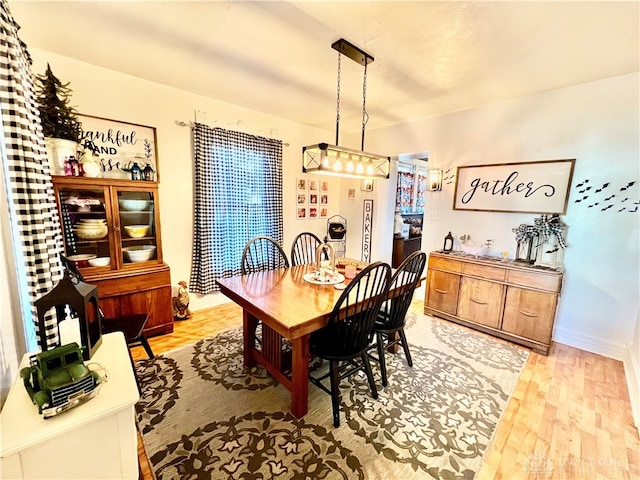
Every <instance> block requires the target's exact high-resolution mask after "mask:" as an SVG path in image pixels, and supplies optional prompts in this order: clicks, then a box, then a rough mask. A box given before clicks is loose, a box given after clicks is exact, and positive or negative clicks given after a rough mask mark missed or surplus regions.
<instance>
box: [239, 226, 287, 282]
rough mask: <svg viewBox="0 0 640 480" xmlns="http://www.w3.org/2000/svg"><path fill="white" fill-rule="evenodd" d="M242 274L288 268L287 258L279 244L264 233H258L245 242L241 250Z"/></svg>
mask: <svg viewBox="0 0 640 480" xmlns="http://www.w3.org/2000/svg"><path fill="white" fill-rule="evenodd" d="M241 262H242V263H241V264H240V269H241V271H242V275H247V274H248V273H255V272H264V271H266V270H276V269H278V268H289V259H288V258H287V254H286V253H284V250H283V249H282V247H281V246H280V244H279V243H278V242H277V241H275V240H274V239H273V238H271V237H268V236H266V235H258V236H257V237H253V238H252V239H251V240H249V241H248V242H247V244H246V245H245V246H244V249H243V250H242V261H241Z"/></svg>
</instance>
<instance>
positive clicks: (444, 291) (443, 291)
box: [435, 288, 449, 295]
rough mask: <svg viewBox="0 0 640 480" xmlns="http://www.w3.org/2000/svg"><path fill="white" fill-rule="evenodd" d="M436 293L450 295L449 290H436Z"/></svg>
mask: <svg viewBox="0 0 640 480" xmlns="http://www.w3.org/2000/svg"><path fill="white" fill-rule="evenodd" d="M435 291H436V292H438V293H442V294H443V295H446V294H447V293H449V292H448V291H447V290H440V289H438V288H436V289H435Z"/></svg>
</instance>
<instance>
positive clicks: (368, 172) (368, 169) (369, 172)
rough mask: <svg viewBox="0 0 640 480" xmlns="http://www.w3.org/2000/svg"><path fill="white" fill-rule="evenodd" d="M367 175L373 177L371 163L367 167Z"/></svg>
mask: <svg viewBox="0 0 640 480" xmlns="http://www.w3.org/2000/svg"><path fill="white" fill-rule="evenodd" d="M367 175H373V165H371V162H369V164H368V165H367Z"/></svg>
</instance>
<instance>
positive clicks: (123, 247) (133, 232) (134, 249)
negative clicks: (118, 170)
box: [117, 190, 158, 266]
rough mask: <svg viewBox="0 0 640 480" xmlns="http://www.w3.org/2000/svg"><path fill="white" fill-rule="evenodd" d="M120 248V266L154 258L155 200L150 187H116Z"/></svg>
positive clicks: (155, 249) (155, 240)
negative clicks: (149, 189)
mask: <svg viewBox="0 0 640 480" xmlns="http://www.w3.org/2000/svg"><path fill="white" fill-rule="evenodd" d="M117 201H118V205H117V211H118V222H119V231H120V239H119V241H120V252H121V258H120V261H121V262H122V265H123V266H127V265H129V264H136V263H140V262H148V261H152V260H156V259H157V258H158V252H157V248H158V244H157V236H156V235H157V231H156V228H157V227H156V223H155V218H156V201H155V197H154V192H151V191H139V190H138V191H133V190H118V191H117Z"/></svg>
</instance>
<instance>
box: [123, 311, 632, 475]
mask: <svg viewBox="0 0 640 480" xmlns="http://www.w3.org/2000/svg"><path fill="white" fill-rule="evenodd" d="M412 309H414V311H416V312H418V313H421V311H422V301H421V300H420V301H419V300H415V301H414V304H413V305H412ZM241 319H242V311H241V309H240V308H239V307H238V306H237V305H235V304H234V303H227V304H224V305H221V306H218V307H214V308H211V309H207V310H202V311H198V312H194V314H193V317H192V318H191V319H189V320H185V321H180V322H175V325H174V332H173V333H172V334H170V335H163V336H159V337H153V338H150V339H149V343H150V344H151V348H152V349H153V351H154V353H155V354H156V355H157V354H161V353H163V352H167V351H169V350H172V349H174V348H177V347H180V346H183V345H186V344H188V343H191V342H195V341H197V340H200V339H201V338H203V337H205V336H209V335H213V334H215V333H218V332H221V331H224V330H227V329H229V328H230V327H233V326H238V325H240V324H241V321H242V320H241ZM442 321H444V320H442ZM496 341H499V340H496ZM132 355H133V358H134V359H140V358H146V354H145V352H144V350H143V349H142V347H136V348H133V349H132ZM138 456H139V459H140V472H141V473H140V478H141V479H144V480H152V479H153V476H152V474H151V471H150V468H149V462H148V459H147V457H146V455H145V452H144V449H143V448H142V442H141V440H140V436H138ZM476 478H477V479H478V480H485V479H504V480H507V479H508V480H516V479H527V480H533V479H536V480H545V479H549V480H564V479H616V480H617V479H630V480H632V479H640V440H639V439H638V431H637V430H636V428H635V427H634V425H633V419H632V416H631V405H630V403H629V395H628V392H627V387H626V382H625V375H624V368H623V365H622V362H619V361H616V360H612V359H610V358H606V357H602V356H599V355H595V354H592V353H588V352H584V351H582V350H578V349H575V348H571V347H568V346H566V345H562V344H558V343H554V344H553V345H552V348H551V351H550V352H549V356H546V357H545V356H542V355H539V354H536V353H533V352H532V353H531V354H530V356H529V359H528V361H527V364H526V366H525V368H524V370H523V372H522V375H521V377H520V380H519V382H518V384H517V386H516V389H515V392H514V393H513V395H512V398H511V400H510V401H509V404H508V405H507V408H506V411H505V412H504V415H503V418H502V420H501V422H500V424H499V425H498V429H497V431H496V434H495V436H494V439H493V442H492V445H491V446H490V447H489V450H488V451H487V454H486V456H485V462H484V465H483V467H482V469H481V470H480V472H479V473H478V475H477V477H476Z"/></svg>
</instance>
